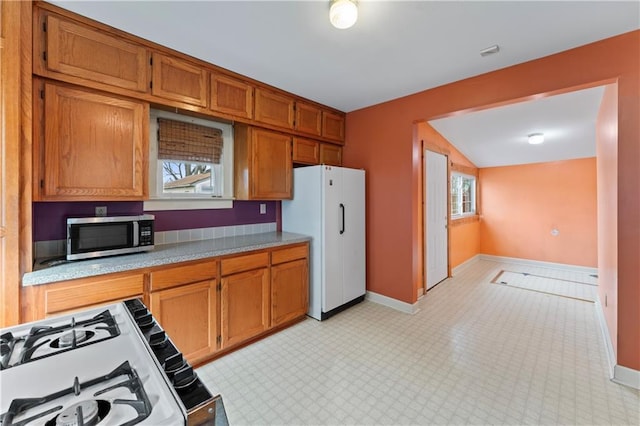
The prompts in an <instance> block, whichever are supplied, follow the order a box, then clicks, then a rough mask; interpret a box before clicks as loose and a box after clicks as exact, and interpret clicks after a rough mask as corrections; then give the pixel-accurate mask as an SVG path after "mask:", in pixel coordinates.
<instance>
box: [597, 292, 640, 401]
mask: <svg viewBox="0 0 640 426" xmlns="http://www.w3.org/2000/svg"><path fill="white" fill-rule="evenodd" d="M594 305H595V307H596V315H597V317H598V323H599V324H600V331H601V332H602V339H603V340H604V344H605V348H606V352H607V361H608V362H609V378H610V379H611V381H613V382H615V383H618V384H621V385H625V386H629V387H630V388H633V389H638V390H640V371H637V370H634V369H632V368H628V367H625V366H622V365H618V364H617V360H616V355H615V353H614V352H613V343H612V342H611V334H609V327H607V320H606V319H605V317H604V310H603V309H602V304H601V303H600V298H599V297H596V303H594Z"/></svg>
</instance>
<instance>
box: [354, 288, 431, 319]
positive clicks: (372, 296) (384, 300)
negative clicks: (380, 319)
mask: <svg viewBox="0 0 640 426" xmlns="http://www.w3.org/2000/svg"><path fill="white" fill-rule="evenodd" d="M365 299H366V300H370V301H372V302H374V303H377V304H379V305H384V306H387V307H389V308H392V309H395V310H396V311H400V312H404V313H405V314H411V315H413V314H415V313H416V312H418V311H419V310H420V308H418V306H417V305H418V304H417V303H414V304H413V305H412V304H411V303H407V302H402V301H400V300H397V299H393V298H391V297H387V296H383V295H382V294H378V293H374V292H372V291H367V294H366V295H365Z"/></svg>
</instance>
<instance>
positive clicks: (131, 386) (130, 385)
mask: <svg viewBox="0 0 640 426" xmlns="http://www.w3.org/2000/svg"><path fill="white" fill-rule="evenodd" d="M120 376H126V379H125V380H123V381H121V382H119V383H116V384H114V385H112V386H108V387H106V388H104V389H101V390H98V391H97V392H95V393H94V394H93V396H94V397H97V396H99V395H102V394H105V393H107V392H109V391H111V390H113V389H116V388H119V387H125V388H127V389H128V390H129V392H131V393H132V394H133V395H135V399H115V400H113V401H112V402H111V404H113V405H116V404H124V405H128V406H130V407H132V408H133V409H134V410H135V411H136V413H137V416H136V417H135V418H134V419H132V420H130V421H128V422H126V423H123V424H122V425H120V426H133V425H135V424H138V423H140V422H141V421H143V420H144V419H146V418H147V417H149V415H150V414H151V410H152V409H153V407H152V405H151V402H150V401H149V397H148V396H147V393H146V392H145V390H144V387H143V385H142V381H141V380H140V377H139V376H138V373H137V372H136V371H135V370H134V369H133V368H132V367H131V365H130V364H129V361H125V362H123V363H122V364H120V365H119V366H118V367H116V368H115V369H114V370H113V371H111V372H110V373H108V374H106V375H104V376H99V377H96V378H94V379H91V380H88V381H86V382H82V383H80V382H79V381H78V378H77V377H75V378H74V381H73V385H72V386H71V387H68V388H65V389H62V390H60V391H58V392H54V393H52V394H50V395H46V396H43V397H40V398H17V399H14V400H13V401H11V404H10V405H9V409H8V410H7V412H6V413H4V414H0V425H3V426H4V425H6V426H26V425H28V424H29V423H30V422H32V421H34V420H37V419H40V418H43V417H45V416H48V415H50V414H52V413H55V412H56V411H59V410H62V409H63V407H62V406H61V405H59V406H56V407H54V408H52V409H50V410H46V411H44V412H41V413H37V414H34V415H32V416H30V417H29V418H27V419H24V420H21V421H18V422H15V423H14V422H13V420H14V418H15V417H16V416H19V415H21V414H23V413H27V410H32V409H36V408H37V407H38V406H40V405H42V404H46V403H48V402H51V401H55V400H56V399H58V398H62V397H64V396H67V395H71V394H73V395H75V396H78V395H80V392H81V391H82V390H83V389H87V388H90V387H92V386H96V385H99V384H101V383H104V382H107V381H110V380H114V379H116V378H118V377H120ZM101 401H102V400H97V401H96V404H97V407H96V409H97V413H93V414H95V415H92V411H93V402H92V400H89V401H82V402H80V403H76V404H73V405H72V406H70V407H67V408H66V409H64V410H63V411H62V412H61V413H59V414H57V415H56V416H55V417H53V418H52V419H50V420H49V421H48V422H47V423H46V424H45V425H46V426H50V425H51V426H54V425H58V424H62V425H65V423H58V419H60V416H63V419H61V421H62V420H71V417H70V416H74V417H75V419H77V420H78V421H79V422H78V423H77V424H78V425H85V426H89V425H94V424H97V423H98V422H99V421H100V420H101V419H102V418H103V417H104V416H105V415H106V414H107V413H108V411H109V409H110V408H111V407H110V405H109V408H106V407H105V405H104V403H106V404H110V403H109V402H107V401H103V402H102V403H101ZM85 403H87V404H86V405H85ZM85 410H87V411H86V412H85ZM101 410H102V411H101ZM105 410H106V412H105ZM74 413H75V414H74ZM87 415H90V416H87ZM96 416H97V422H96V418H95V417H96ZM86 417H89V418H88V419H87V420H85V418H86ZM52 422H53V423H52ZM71 424H73V423H71Z"/></svg>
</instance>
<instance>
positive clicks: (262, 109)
mask: <svg viewBox="0 0 640 426" xmlns="http://www.w3.org/2000/svg"><path fill="white" fill-rule="evenodd" d="M293 104H294V102H293V98H290V97H288V96H285V95H283V94H280V93H274V92H270V91H268V90H264V89H261V88H259V87H258V88H256V100H255V119H256V120H257V121H260V122H262V123H266V124H271V125H273V126H278V127H284V128H286V129H293V117H294V115H293Z"/></svg>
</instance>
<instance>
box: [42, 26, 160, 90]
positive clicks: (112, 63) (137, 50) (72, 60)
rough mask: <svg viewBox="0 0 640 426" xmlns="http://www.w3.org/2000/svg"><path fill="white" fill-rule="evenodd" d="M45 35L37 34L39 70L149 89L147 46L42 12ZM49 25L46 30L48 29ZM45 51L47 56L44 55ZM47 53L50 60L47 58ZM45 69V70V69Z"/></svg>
mask: <svg viewBox="0 0 640 426" xmlns="http://www.w3.org/2000/svg"><path fill="white" fill-rule="evenodd" d="M40 19H42V20H44V22H46V26H40V27H38V28H42V31H43V37H44V39H42V38H41V37H39V36H38V35H36V37H35V41H36V44H37V43H44V46H36V49H34V55H36V58H35V59H36V60H35V61H34V66H35V72H36V73H41V70H39V69H38V67H41V66H42V61H44V66H45V67H46V69H48V70H51V71H55V72H59V73H62V74H67V75H71V76H74V77H80V78H84V79H87V80H91V81H97V82H100V83H106V84H109V85H112V86H117V87H121V88H124V89H130V90H135V91H138V92H146V91H147V63H148V59H147V50H146V49H145V48H144V47H142V46H140V45H136V44H133V43H130V42H128V41H125V40H123V39H120V38H118V37H115V36H111V35H109V34H107V33H105V32H101V31H97V30H95V29H92V28H89V27H85V26H84V25H80V24H76V23H74V22H71V21H67V20H65V19H62V18H59V17H57V16H55V15H48V16H44V15H42V16H41V18H40ZM45 28H46V31H44V29H45ZM43 52H45V55H46V56H43ZM45 57H46V60H45ZM42 71H44V70H42Z"/></svg>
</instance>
